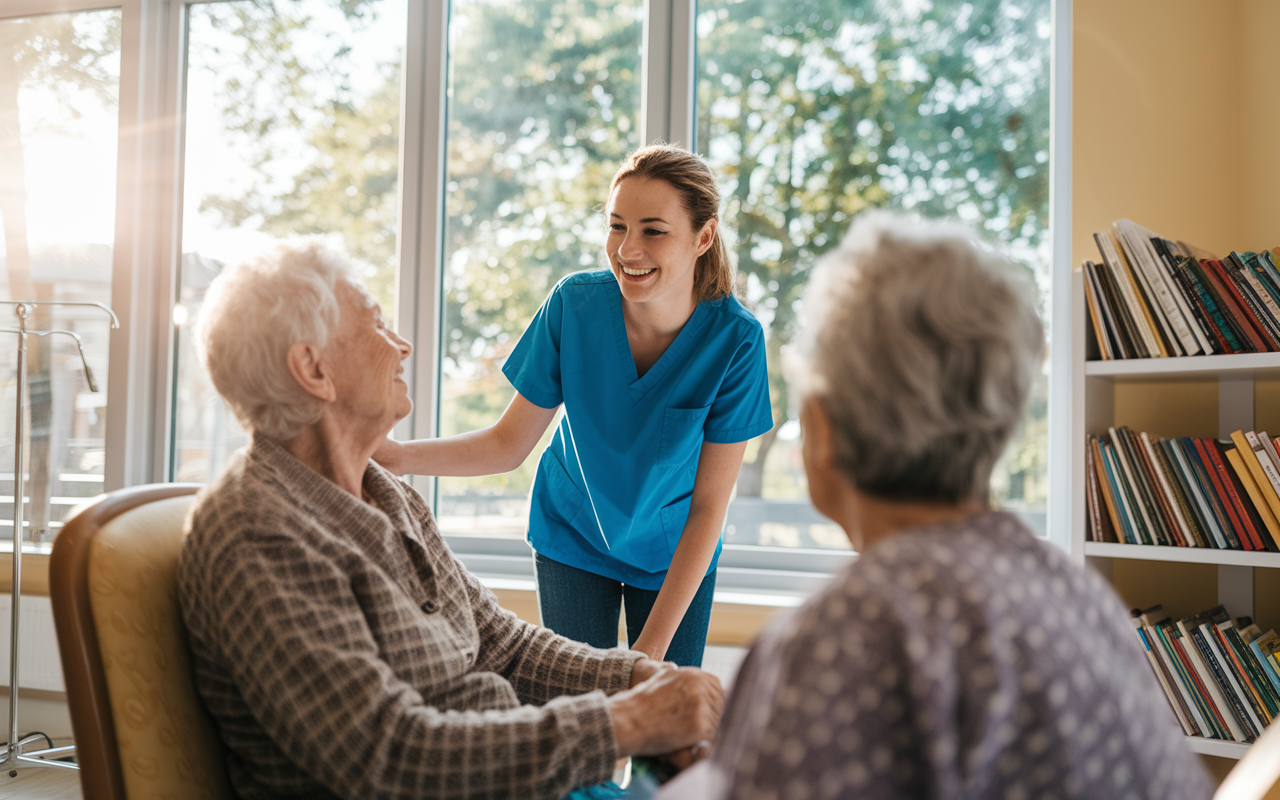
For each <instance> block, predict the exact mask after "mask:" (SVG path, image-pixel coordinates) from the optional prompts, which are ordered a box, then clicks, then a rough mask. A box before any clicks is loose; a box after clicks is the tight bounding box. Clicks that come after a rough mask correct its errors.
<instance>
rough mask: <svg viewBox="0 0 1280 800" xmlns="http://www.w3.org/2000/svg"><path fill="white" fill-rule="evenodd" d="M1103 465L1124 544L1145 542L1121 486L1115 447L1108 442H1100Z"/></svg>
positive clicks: (1121, 480)
mask: <svg viewBox="0 0 1280 800" xmlns="http://www.w3.org/2000/svg"><path fill="white" fill-rule="evenodd" d="M1102 457H1103V465H1104V466H1105V467H1106V472H1107V479H1108V480H1109V481H1110V482H1111V494H1112V496H1113V497H1115V499H1116V500H1117V502H1118V507H1117V510H1118V511H1119V512H1120V521H1121V523H1122V525H1123V528H1124V536H1125V543H1126V544H1147V542H1145V541H1143V539H1142V536H1141V534H1140V533H1139V531H1138V524H1137V521H1136V518H1135V517H1134V512H1133V509H1132V508H1131V507H1130V500H1129V496H1128V494H1127V493H1126V492H1125V490H1124V488H1123V484H1124V481H1123V479H1122V477H1123V476H1122V475H1121V473H1120V465H1119V464H1117V463H1116V453H1115V448H1114V447H1112V446H1111V445H1109V444H1106V443H1103V444H1102Z"/></svg>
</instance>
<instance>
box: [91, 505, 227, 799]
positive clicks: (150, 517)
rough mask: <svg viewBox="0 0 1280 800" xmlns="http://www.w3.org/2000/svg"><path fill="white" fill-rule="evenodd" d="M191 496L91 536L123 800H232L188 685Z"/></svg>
mask: <svg viewBox="0 0 1280 800" xmlns="http://www.w3.org/2000/svg"><path fill="white" fill-rule="evenodd" d="M193 501H194V497H191V496H184V497H172V498H169V499H166V500H160V501H158V502H154V503H148V504H146V505H143V506H140V507H138V508H135V509H133V510H130V511H127V512H125V513H123V514H121V515H120V516H118V517H116V518H115V519H113V520H111V521H110V522H108V523H107V524H106V525H104V526H103V527H102V529H101V530H100V531H99V532H98V535H97V536H96V537H95V538H94V541H93V545H92V549H91V550H90V555H89V594H90V597H91V604H92V607H93V619H94V626H95V628H96V629H97V633H98V644H99V647H100V649H101V651H102V662H103V668H104V671H105V673H106V679H107V691H108V694H109V695H110V698H111V708H112V713H113V715H114V717H115V729H116V737H117V739H118V744H119V748H120V763H121V768H122V771H123V773H124V784H125V791H126V793H127V794H128V796H129V798H130V800H141V798H149V799H150V798H174V799H175V800H177V798H184V799H185V798H190V799H191V800H203V799H204V798H211V799H217V800H221V799H222V798H231V797H233V795H232V793H231V789H230V786H229V785H228V782H227V776H226V770H225V767H224V766H223V760H222V745H221V743H220V742H219V740H218V736H217V733H216V732H215V730H214V727H213V722H212V720H211V719H210V718H209V716H208V714H207V713H205V711H204V708H203V706H201V704H200V700H199V697H198V696H197V695H196V690H195V685H194V684H193V682H192V680H191V664H190V662H189V659H188V657H187V645H186V633H185V632H184V630H183V627H182V612H181V610H180V608H179V606H178V585H177V575H178V558H179V555H180V554H181V551H182V528H183V521H184V520H185V518H186V515H187V511H188V510H189V509H190V508H191V504H192V502H193Z"/></svg>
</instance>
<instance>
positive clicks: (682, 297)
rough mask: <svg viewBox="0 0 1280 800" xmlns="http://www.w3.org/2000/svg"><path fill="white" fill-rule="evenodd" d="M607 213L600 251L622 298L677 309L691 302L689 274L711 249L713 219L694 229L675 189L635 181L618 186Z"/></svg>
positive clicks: (645, 180)
mask: <svg viewBox="0 0 1280 800" xmlns="http://www.w3.org/2000/svg"><path fill="white" fill-rule="evenodd" d="M606 214H607V216H608V224H609V238H608V240H607V241H606V243H605V252H606V253H607V254H608V256H609V267H610V268H611V269H612V270H613V274H614V275H615V276H616V277H617V279H618V285H619V286H620V287H621V288H622V296H623V298H624V299H625V300H627V301H629V302H632V303H650V302H654V301H657V302H659V303H672V304H676V307H682V306H681V305H680V304H689V303H691V302H692V299H693V279H694V270H695V268H696V266H697V262H698V257H699V256H701V255H702V254H703V253H705V252H706V251H707V248H709V247H710V246H711V242H712V240H713V238H714V236H715V230H716V220H715V219H714V218H712V219H710V220H708V221H707V224H706V225H704V226H703V227H702V228H701V229H700V230H694V228H693V224H692V222H691V220H690V219H689V213H688V212H687V211H685V207H684V203H683V202H682V198H681V197H680V193H679V192H678V191H677V190H676V189H675V187H673V186H672V185H671V184H669V183H667V182H666V181H661V180H653V179H650V178H640V177H631V178H626V179H625V180H623V181H622V182H620V183H619V184H618V185H617V187H616V188H615V189H614V190H613V195H612V196H611V197H610V198H609V207H608V208H607V209H606Z"/></svg>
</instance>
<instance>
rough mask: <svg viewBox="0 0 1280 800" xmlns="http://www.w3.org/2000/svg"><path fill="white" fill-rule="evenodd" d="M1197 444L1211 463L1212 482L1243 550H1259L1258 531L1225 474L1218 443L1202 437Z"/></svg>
mask: <svg viewBox="0 0 1280 800" xmlns="http://www.w3.org/2000/svg"><path fill="white" fill-rule="evenodd" d="M1199 444H1200V445H1201V452H1202V453H1203V454H1204V458H1205V460H1206V461H1207V462H1210V463H1212V465H1213V474H1212V477H1213V480H1214V484H1215V486H1216V487H1218V488H1220V494H1221V495H1222V496H1223V497H1222V499H1223V503H1222V504H1223V505H1224V506H1225V507H1226V509H1227V511H1228V512H1229V514H1230V516H1231V521H1232V523H1233V524H1234V525H1235V526H1236V534H1237V538H1238V539H1239V540H1240V543H1241V545H1242V546H1243V547H1244V549H1245V550H1261V549H1262V540H1261V539H1259V538H1258V532H1257V531H1255V530H1254V529H1253V522H1252V521H1251V520H1250V519H1249V515H1248V514H1247V513H1246V512H1245V510H1244V503H1242V502H1240V495H1238V494H1236V487H1235V484H1234V483H1232V482H1231V476H1230V475H1228V474H1227V467H1226V465H1225V464H1223V463H1222V458H1221V457H1220V456H1219V455H1218V447H1217V444H1218V443H1217V442H1215V441H1213V440H1212V439H1202V440H1200V442H1199Z"/></svg>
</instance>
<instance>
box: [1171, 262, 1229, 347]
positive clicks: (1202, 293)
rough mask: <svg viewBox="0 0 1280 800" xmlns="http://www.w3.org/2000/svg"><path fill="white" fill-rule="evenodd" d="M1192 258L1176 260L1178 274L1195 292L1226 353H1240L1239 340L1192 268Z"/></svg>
mask: <svg viewBox="0 0 1280 800" xmlns="http://www.w3.org/2000/svg"><path fill="white" fill-rule="evenodd" d="M1192 262H1193V259H1190V258H1186V259H1183V260H1181V261H1179V262H1178V274H1179V275H1181V276H1182V277H1183V280H1185V281H1186V283H1187V284H1188V285H1189V286H1190V287H1191V290H1192V291H1193V292H1195V296H1196V299H1197V300H1199V301H1200V304H1201V305H1202V306H1203V307H1204V310H1205V313H1206V314H1207V315H1208V318H1209V321H1210V322H1212V323H1213V329H1214V331H1216V332H1217V334H1218V336H1219V337H1220V339H1221V341H1222V344H1223V346H1224V347H1226V351H1225V352H1227V353H1240V352H1243V351H1244V347H1243V345H1241V343H1240V340H1239V339H1237V338H1236V334H1235V331H1234V330H1233V329H1232V327H1231V326H1230V325H1229V324H1227V320H1226V317H1225V316H1224V312H1223V310H1222V308H1221V307H1220V306H1219V304H1218V303H1217V301H1216V300H1215V299H1214V296H1213V293H1212V292H1211V291H1210V290H1209V288H1208V287H1206V286H1205V284H1204V282H1203V281H1202V279H1201V277H1200V276H1199V275H1198V274H1197V273H1196V271H1195V270H1194V269H1192V267H1191V264H1192Z"/></svg>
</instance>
